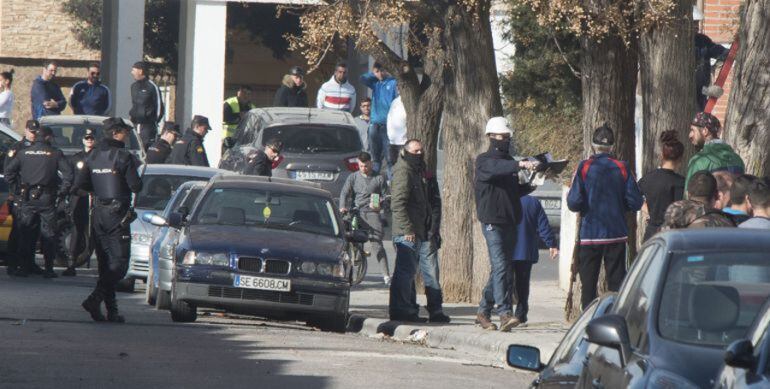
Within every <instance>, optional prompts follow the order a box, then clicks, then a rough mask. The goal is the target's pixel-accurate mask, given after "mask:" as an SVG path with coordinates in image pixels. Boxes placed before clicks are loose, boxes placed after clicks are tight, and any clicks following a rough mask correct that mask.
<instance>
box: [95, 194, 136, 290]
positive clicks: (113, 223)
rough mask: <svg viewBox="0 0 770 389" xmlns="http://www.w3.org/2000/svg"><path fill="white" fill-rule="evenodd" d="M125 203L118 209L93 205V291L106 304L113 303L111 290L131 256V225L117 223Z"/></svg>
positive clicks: (125, 210) (124, 274) (110, 206)
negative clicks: (95, 275) (96, 269)
mask: <svg viewBox="0 0 770 389" xmlns="http://www.w3.org/2000/svg"><path fill="white" fill-rule="evenodd" d="M128 207H129V204H128V202H125V203H123V204H122V205H121V206H120V207H113V206H112V205H101V204H99V203H98V202H97V203H96V204H95V206H94V211H93V212H94V213H93V221H92V222H93V234H94V244H95V246H96V259H97V261H98V262H99V280H98V281H97V282H96V289H95V292H96V293H97V294H99V295H101V297H102V298H104V299H105V300H107V301H110V300H112V301H114V300H115V287H116V285H117V284H118V281H120V280H122V279H123V277H125V276H126V272H127V271H128V260H129V256H130V254H131V226H130V225H128V224H127V225H125V226H122V225H121V224H120V222H121V221H122V220H123V217H124V216H125V215H126V212H127V211H128Z"/></svg>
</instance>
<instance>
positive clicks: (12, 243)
mask: <svg viewBox="0 0 770 389" xmlns="http://www.w3.org/2000/svg"><path fill="white" fill-rule="evenodd" d="M38 130H40V123H38V121H37V120H27V125H26V127H25V129H24V138H22V139H21V140H20V141H18V142H16V143H14V144H13V145H12V146H11V148H10V149H9V150H8V154H7V155H6V157H5V162H4V164H3V166H8V165H9V164H10V163H11V160H12V159H13V158H15V157H16V155H18V154H19V152H20V151H21V150H23V149H26V148H27V147H30V146H32V143H34V142H35V139H36V137H37V131H38ZM4 174H5V173H4ZM8 194H9V195H8V208H9V209H8V212H9V213H10V214H11V216H12V217H13V222H12V223H11V233H10V235H8V249H7V252H8V254H9V256H10V258H9V261H8V267H7V268H6V272H8V275H11V276H15V275H17V272H18V269H19V268H20V267H23V263H22V262H21V257H20V256H19V252H18V251H19V250H18V248H19V219H20V216H19V211H21V192H20V188H19V186H18V185H10V184H9V185H8ZM27 270H29V269H23V270H22V271H21V273H20V274H18V275H20V276H22V277H23V276H25V275H26V272H27ZM31 270H32V271H33V272H36V273H40V274H42V270H43V269H40V268H39V267H38V266H34V267H33V269H31Z"/></svg>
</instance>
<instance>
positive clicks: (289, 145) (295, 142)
mask: <svg viewBox="0 0 770 389" xmlns="http://www.w3.org/2000/svg"><path fill="white" fill-rule="evenodd" d="M273 139H276V140H279V141H281V142H283V151H284V152H288V153H354V152H358V151H361V149H362V148H363V146H362V145H361V137H360V136H359V135H358V130H356V129H355V128H354V127H334V126H277V127H268V128H266V129H264V130H263V134H262V145H263V146H264V145H265V144H266V143H267V142H269V141H270V140H273Z"/></svg>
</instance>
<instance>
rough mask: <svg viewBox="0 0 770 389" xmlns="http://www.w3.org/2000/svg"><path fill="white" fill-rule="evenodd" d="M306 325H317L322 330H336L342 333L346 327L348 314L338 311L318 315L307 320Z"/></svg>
mask: <svg viewBox="0 0 770 389" xmlns="http://www.w3.org/2000/svg"><path fill="white" fill-rule="evenodd" d="M307 324H308V325H310V326H313V327H318V329H320V330H321V331H324V332H336V333H339V334H344V333H345V331H346V330H347V328H348V314H347V313H344V314H342V313H340V314H335V315H333V316H325V317H318V318H315V319H312V320H309V321H308V322H307Z"/></svg>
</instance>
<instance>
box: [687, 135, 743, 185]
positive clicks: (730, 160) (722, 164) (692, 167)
mask: <svg viewBox="0 0 770 389" xmlns="http://www.w3.org/2000/svg"><path fill="white" fill-rule="evenodd" d="M702 170H705V171H708V172H715V171H720V170H724V171H728V172H730V173H733V174H743V173H744V171H745V166H744V164H743V160H742V159H741V157H740V156H738V154H736V153H735V151H734V150H733V148H732V147H730V146H729V145H728V144H726V143H724V142H723V141H722V140H721V139H714V140H711V141H709V142H707V143H706V144H705V145H703V149H702V150H701V151H699V152H698V153H697V154H695V155H693V156H692V158H690V162H689V163H688V164H687V181H686V183H685V191H686V190H687V184H689V183H690V178H691V177H692V176H693V174H695V173H696V172H699V171H702Z"/></svg>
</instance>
